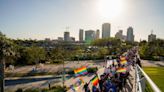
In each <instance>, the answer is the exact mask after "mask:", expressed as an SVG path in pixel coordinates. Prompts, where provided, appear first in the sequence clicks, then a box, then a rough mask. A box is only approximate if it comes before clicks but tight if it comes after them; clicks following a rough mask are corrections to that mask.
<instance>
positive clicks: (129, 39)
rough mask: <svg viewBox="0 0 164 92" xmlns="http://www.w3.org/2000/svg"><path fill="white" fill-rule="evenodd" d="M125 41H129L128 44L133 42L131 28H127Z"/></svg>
mask: <svg viewBox="0 0 164 92" xmlns="http://www.w3.org/2000/svg"><path fill="white" fill-rule="evenodd" d="M126 40H127V41H130V42H134V35H133V28H132V27H129V28H128V29H127V38H126Z"/></svg>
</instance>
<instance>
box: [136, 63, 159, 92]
mask: <svg viewBox="0 0 164 92" xmlns="http://www.w3.org/2000/svg"><path fill="white" fill-rule="evenodd" d="M135 71H136V92H144V91H145V80H147V82H148V83H149V84H150V86H151V88H152V90H153V91H154V92H161V90H160V89H159V88H158V86H157V85H156V84H155V83H154V82H153V81H152V80H151V78H150V77H149V76H148V75H147V74H146V73H145V72H144V71H143V70H142V69H141V67H140V66H138V65H136V68H135Z"/></svg>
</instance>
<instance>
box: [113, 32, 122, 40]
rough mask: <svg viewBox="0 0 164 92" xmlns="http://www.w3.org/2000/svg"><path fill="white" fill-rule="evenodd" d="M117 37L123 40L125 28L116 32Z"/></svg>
mask: <svg viewBox="0 0 164 92" xmlns="http://www.w3.org/2000/svg"><path fill="white" fill-rule="evenodd" d="M115 38H117V39H120V40H123V30H119V31H118V32H117V33H116V34H115Z"/></svg>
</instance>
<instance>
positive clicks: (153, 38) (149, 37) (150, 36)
mask: <svg viewBox="0 0 164 92" xmlns="http://www.w3.org/2000/svg"><path fill="white" fill-rule="evenodd" d="M154 40H156V35H155V34H153V33H151V34H150V35H148V42H151V41H154Z"/></svg>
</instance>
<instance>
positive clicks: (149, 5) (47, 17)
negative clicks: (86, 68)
mask: <svg viewBox="0 0 164 92" xmlns="http://www.w3.org/2000/svg"><path fill="white" fill-rule="evenodd" d="M115 1H117V2H115ZM163 4H164V0H0V31H1V32H2V33H4V34H6V36H7V37H10V38H14V39H17V38H19V39H29V38H31V39H38V40H39V39H45V38H51V39H57V37H63V32H64V31H69V32H70V35H71V36H73V37H75V38H76V40H78V35H79V29H84V30H90V29H92V30H96V29H100V31H101V29H102V24H103V23H106V22H108V23H110V24H111V36H112V37H114V35H115V33H116V32H117V31H118V30H119V29H122V30H123V34H124V35H126V32H127V28H128V27H129V26H132V27H133V29H134V35H135V40H137V41H139V40H140V39H142V40H144V39H145V40H147V38H148V35H149V34H150V33H151V30H153V33H154V34H156V35H157V37H158V38H162V39H164V5H163ZM66 27H69V29H66Z"/></svg>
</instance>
